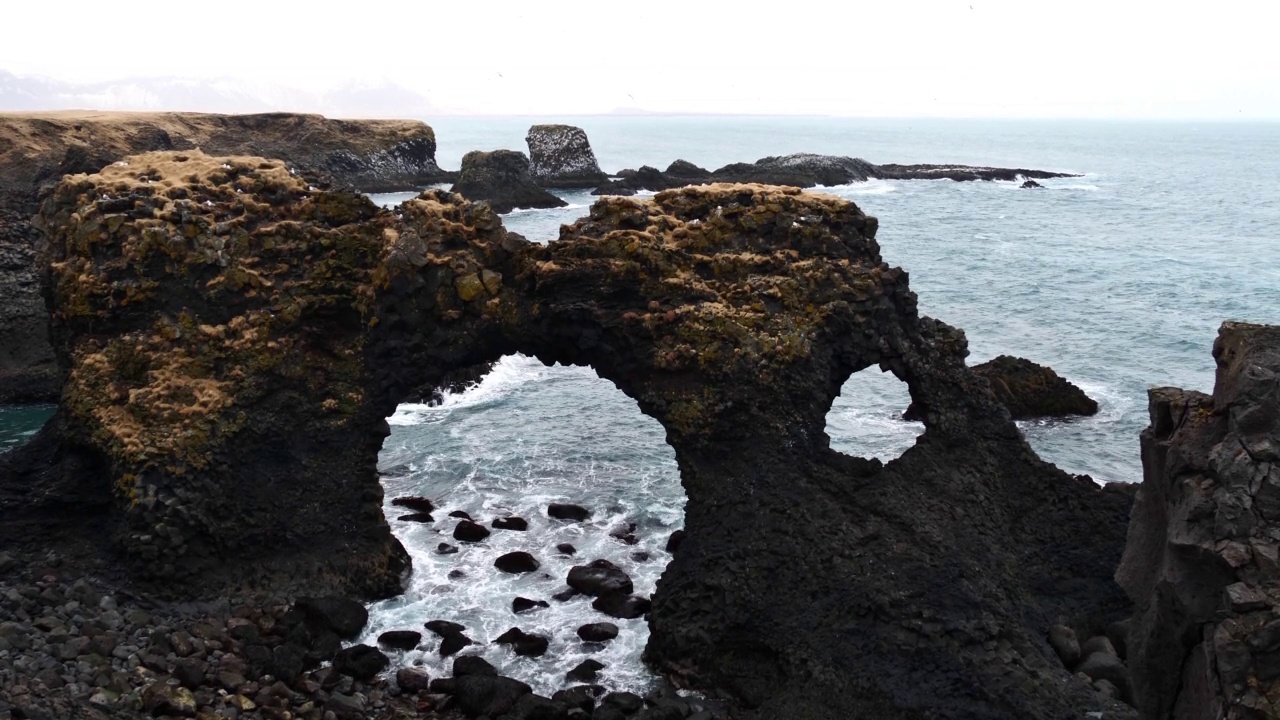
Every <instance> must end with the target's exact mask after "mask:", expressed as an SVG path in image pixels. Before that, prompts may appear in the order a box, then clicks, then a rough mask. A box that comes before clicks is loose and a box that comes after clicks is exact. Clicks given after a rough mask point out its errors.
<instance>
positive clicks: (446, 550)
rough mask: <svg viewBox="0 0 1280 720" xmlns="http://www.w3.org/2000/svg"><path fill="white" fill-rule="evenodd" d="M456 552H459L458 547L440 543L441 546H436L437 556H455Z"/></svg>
mask: <svg viewBox="0 0 1280 720" xmlns="http://www.w3.org/2000/svg"><path fill="white" fill-rule="evenodd" d="M456 552H458V546H457V545H450V544H449V543H440V544H439V545H437V546H436V554H437V555H453V554H454V553H456Z"/></svg>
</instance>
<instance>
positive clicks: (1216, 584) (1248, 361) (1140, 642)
mask: <svg viewBox="0 0 1280 720" xmlns="http://www.w3.org/2000/svg"><path fill="white" fill-rule="evenodd" d="M1213 357H1214V359H1215V360H1216V362H1217V374H1216V379H1215V382H1214V388H1213V395H1212V396H1209V395H1205V394H1203V393H1199V392H1193V391H1185V390H1179V389H1177V388H1155V389H1153V390H1150V391H1149V392H1148V396H1149V410H1150V415H1151V424H1150V426H1148V427H1147V429H1146V430H1144V431H1143V432H1142V436H1141V444H1142V468H1143V479H1142V486H1141V489H1140V490H1139V492H1138V498H1137V501H1136V502H1135V504H1134V508H1133V513H1132V519H1131V521H1130V524H1129V537H1128V543H1127V545H1126V547H1125V553H1124V559H1123V561H1122V562H1121V563H1120V567H1119V569H1117V571H1116V579H1117V580H1118V581H1119V583H1120V585H1121V586H1122V587H1124V589H1125V591H1126V592H1127V593H1128V594H1129V597H1131V598H1132V599H1133V601H1134V604H1135V606H1136V612H1135V613H1134V614H1133V618H1132V620H1131V625H1130V629H1129V635H1128V647H1127V648H1126V650H1127V653H1126V658H1127V661H1128V666H1129V671H1130V672H1131V673H1132V677H1133V691H1134V696H1135V699H1136V703H1137V707H1138V708H1139V710H1140V711H1141V712H1142V713H1143V717H1152V718H1166V717H1179V718H1183V717H1185V718H1192V717H1221V716H1222V715H1221V713H1222V712H1224V711H1225V709H1226V708H1234V707H1249V708H1252V709H1251V710H1250V712H1253V713H1255V714H1254V715H1240V717H1252V716H1258V717H1263V716H1269V715H1272V714H1274V713H1275V712H1276V708H1274V707H1271V706H1270V705H1269V701H1267V700H1266V698H1274V697H1277V694H1278V693H1280V662H1277V660H1280V630H1278V629H1280V621H1276V619H1275V617H1276V616H1275V611H1274V610H1273V609H1272V608H1275V607H1277V606H1278V604H1280V576H1278V575H1277V574H1276V573H1275V571H1274V568H1273V567H1272V566H1271V565H1269V564H1268V562H1267V561H1266V560H1265V559H1261V560H1259V559H1258V558H1256V557H1255V561H1251V562H1245V563H1240V562H1238V556H1239V555H1240V554H1241V553H1240V552H1239V551H1238V550H1237V549H1236V548H1235V547H1234V544H1240V545H1244V546H1246V547H1259V546H1264V545H1265V544H1266V542H1267V540H1266V538H1268V537H1271V536H1274V534H1275V533H1276V532H1277V530H1276V525H1275V521H1276V520H1277V519H1280V518H1278V517H1277V516H1276V515H1274V514H1272V513H1271V510H1272V505H1271V504H1270V496H1271V495H1272V494H1273V493H1275V492H1276V491H1277V489H1280V469H1278V468H1280V464H1278V461H1280V327H1275V326H1265V325H1249V324H1245V323H1235V322H1226V323H1223V325H1222V327H1221V328H1220V329H1219V331H1218V338H1217V340H1216V341H1215V342H1214V345H1213ZM1107 679H1108V680H1111V678H1107ZM1111 681H1112V682H1115V681H1114V680H1111ZM1122 689H1123V688H1122Z"/></svg>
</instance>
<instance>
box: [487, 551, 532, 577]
mask: <svg viewBox="0 0 1280 720" xmlns="http://www.w3.org/2000/svg"><path fill="white" fill-rule="evenodd" d="M493 566H494V567H496V568H498V569H499V570H501V571H502V572H504V573H512V574H517V575H518V574H520V573H527V572H533V571H534V570H537V569H538V568H539V567H541V563H539V562H538V561H537V560H536V559H535V558H534V557H533V556H532V555H530V554H529V553H527V552H509V553H507V554H505V555H502V556H499V557H498V559H497V560H494V561H493Z"/></svg>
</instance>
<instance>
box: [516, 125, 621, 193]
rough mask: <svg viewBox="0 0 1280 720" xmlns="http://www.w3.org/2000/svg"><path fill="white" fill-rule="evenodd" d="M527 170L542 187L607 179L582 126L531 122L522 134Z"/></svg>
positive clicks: (590, 184)
mask: <svg viewBox="0 0 1280 720" xmlns="http://www.w3.org/2000/svg"><path fill="white" fill-rule="evenodd" d="M524 140H525V143H526V144H528V146H529V173H530V174H531V175H532V176H533V180H534V182H536V183H538V185H540V186H542V187H544V188H589V187H595V186H597V185H599V184H600V183H602V182H605V181H606V180H608V179H609V178H608V176H607V175H605V174H604V173H603V172H601V171H600V165H599V164H597V163H596V156H595V153H593V152H592V151H591V144H590V143H589V142H587V134H586V133H585V132H583V131H582V128H578V127H574V126H572V125H534V126H533V127H531V128H529V134H528V135H526V136H525V139H524Z"/></svg>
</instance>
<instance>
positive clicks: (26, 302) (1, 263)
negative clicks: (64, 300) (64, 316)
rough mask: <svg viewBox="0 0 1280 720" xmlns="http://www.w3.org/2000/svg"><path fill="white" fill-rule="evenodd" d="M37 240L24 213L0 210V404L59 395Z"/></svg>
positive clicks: (50, 397)
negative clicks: (38, 268) (41, 281)
mask: <svg viewBox="0 0 1280 720" xmlns="http://www.w3.org/2000/svg"><path fill="white" fill-rule="evenodd" d="M39 240H40V233H39V232H38V231H36V229H35V228H33V227H31V223H30V222H28V219H27V217H26V216H24V215H21V214H19V213H16V212H13V211H10V210H4V209H0V405H2V404H5V403H27V402H54V401H55V400H56V399H57V396H58V379H57V368H56V367H55V365H54V361H53V350H52V348H51V347H50V346H49V315H48V312H47V311H46V310H45V307H44V298H43V297H42V296H41V295H40V278H39V275H38V271H37V264H36V254H37V251H38V246H39Z"/></svg>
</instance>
